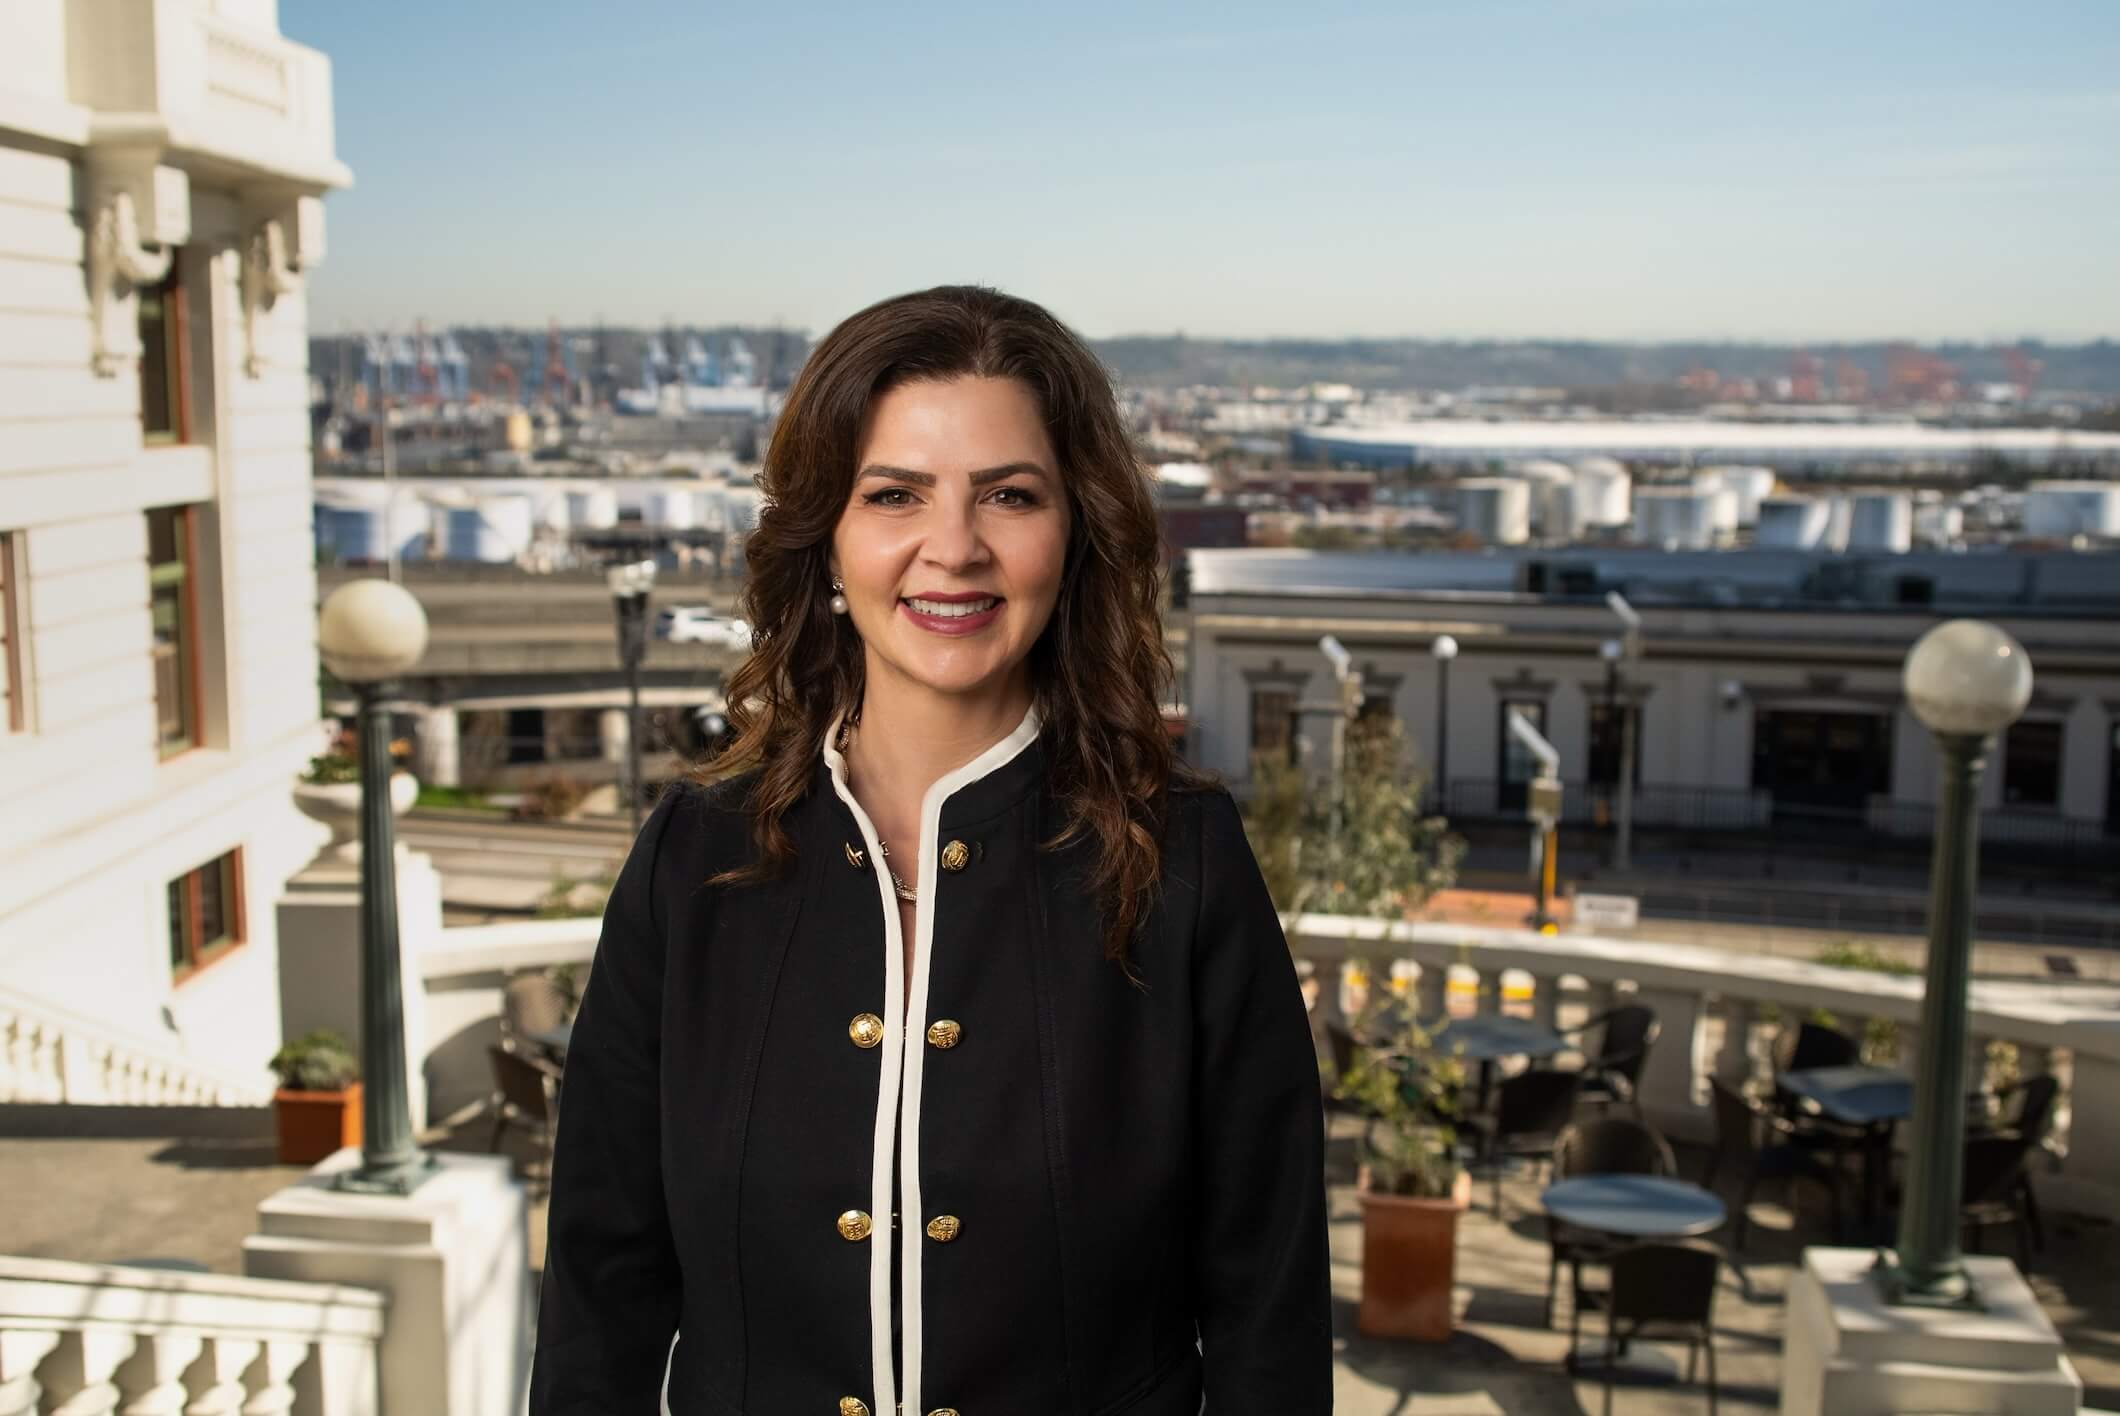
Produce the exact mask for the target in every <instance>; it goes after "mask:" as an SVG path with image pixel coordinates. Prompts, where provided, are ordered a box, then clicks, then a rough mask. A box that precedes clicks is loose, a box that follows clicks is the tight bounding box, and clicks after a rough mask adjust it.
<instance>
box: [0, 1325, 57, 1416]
mask: <svg viewBox="0 0 2120 1416" xmlns="http://www.w3.org/2000/svg"><path fill="white" fill-rule="evenodd" d="M58 1345H59V1334H58V1333H55V1332H0V1416H37V1406H38V1403H39V1401H41V1400H42V1398H43V1396H44V1388H43V1386H42V1385H40V1384H39V1383H38V1381H37V1364H38V1363H40V1362H42V1361H43V1360H44V1359H45V1358H46V1357H48V1356H50V1355H51V1352H52V1349H54V1348H56V1347H57V1346H58Z"/></svg>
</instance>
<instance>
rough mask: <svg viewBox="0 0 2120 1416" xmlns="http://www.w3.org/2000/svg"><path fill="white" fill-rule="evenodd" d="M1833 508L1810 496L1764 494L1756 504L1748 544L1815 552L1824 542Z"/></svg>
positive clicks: (1766, 549)
mask: <svg viewBox="0 0 2120 1416" xmlns="http://www.w3.org/2000/svg"><path fill="white" fill-rule="evenodd" d="M1832 519H1833V508H1832V507H1830V506H1828V505H1826V503H1824V502H1822V501H1817V500H1814V499H1813V498H1811V497H1767V498H1765V499H1763V500H1762V501H1761V502H1760V504H1759V521H1758V524H1757V525H1756V526H1755V527H1754V528H1753V531H1752V544H1753V545H1754V546H1756V547H1758V548H1759V549H1760V550H1765V551H1815V550H1818V549H1819V548H1820V547H1822V546H1824V545H1825V542H1826V532H1827V530H1828V529H1829V527H1830V524H1831V522H1832Z"/></svg>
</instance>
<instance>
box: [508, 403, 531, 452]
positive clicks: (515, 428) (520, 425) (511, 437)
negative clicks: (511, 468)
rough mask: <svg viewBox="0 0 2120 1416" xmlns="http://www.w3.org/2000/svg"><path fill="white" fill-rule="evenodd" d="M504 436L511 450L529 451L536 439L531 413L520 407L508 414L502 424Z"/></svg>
mask: <svg viewBox="0 0 2120 1416" xmlns="http://www.w3.org/2000/svg"><path fill="white" fill-rule="evenodd" d="M501 427H502V430H503V431H502V437H503V439H504V440H505V442H506V444H507V447H508V450H509V451H510V452H528V451H530V448H531V446H532V444H533V442H534V441H535V430H534V429H532V428H531V426H530V415H529V414H528V413H525V412H524V411H523V410H522V409H520V408H518V409H516V410H515V411H514V412H512V413H510V414H509V415H508V419H507V421H506V422H505V423H503V424H502V425H501Z"/></svg>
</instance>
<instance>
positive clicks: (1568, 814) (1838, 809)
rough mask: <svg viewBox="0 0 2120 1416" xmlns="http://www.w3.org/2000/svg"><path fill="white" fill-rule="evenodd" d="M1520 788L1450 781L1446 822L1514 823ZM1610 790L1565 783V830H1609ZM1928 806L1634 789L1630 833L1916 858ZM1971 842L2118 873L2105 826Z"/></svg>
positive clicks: (2053, 818) (2033, 826)
mask: <svg viewBox="0 0 2120 1416" xmlns="http://www.w3.org/2000/svg"><path fill="white" fill-rule="evenodd" d="M1524 790H1525V788H1524V785H1523V784H1522V783H1504V782H1500V781H1497V780H1494V779H1491V778H1477V777H1475V778H1456V779H1453V780H1452V781H1451V782H1450V784H1449V787H1448V790H1447V792H1446V793H1445V797H1446V799H1445V801H1444V802H1443V814H1444V815H1446V816H1448V817H1449V818H1450V819H1451V820H1453V821H1465V822H1481V821H1521V820H1522V819H1523V816H1524ZM1616 795H1617V789H1616V788H1614V787H1612V786H1609V785H1606V784H1603V783H1590V782H1570V783H1568V784H1566V786H1565V787H1564V788H1563V789H1562V793H1561V821H1560V824H1561V825H1562V826H1563V827H1565V828H1570V829H1582V830H1593V831H1602V830H1609V829H1611V827H1612V824H1613V818H1614V813H1615V812H1616V810H1617V804H1616V801H1615V798H1616ZM1935 818H1936V813H1935V810H1934V808H1932V807H1929V806H1925V805H1922V804H1920V803H1915V802H1897V801H1889V800H1881V799H1879V800H1872V801H1871V802H1870V803H1869V804H1868V805H1866V806H1859V807H1849V806H1834V805H1827V804H1810V803H1802V802H1792V801H1788V800H1786V799H1783V800H1777V799H1776V798H1775V797H1774V795H1773V794H1772V793H1771V792H1769V791H1766V790H1764V789H1759V788H1752V787H1679V786H1659V785H1654V784H1645V785H1642V786H1638V787H1636V788H1635V789H1634V826H1635V829H1636V830H1638V831H1639V830H1650V831H1671V832H1678V833H1682V834H1704V835H1723V836H1738V837H1741V836H1747V835H1750V836H1758V837H1761V838H1772V839H1773V841H1774V843H1775V844H1777V845H1784V846H1787V847H1790V848H1792V849H1794V850H1797V851H1799V852H1801V851H1804V850H1816V849H1818V848H1820V847H1832V846H1838V845H1850V844H1859V845H1864V846H1868V847H1871V848H1873V849H1888V850H1894V851H1904V852H1910V853H1920V852H1925V851H1926V850H1927V848H1928V843H1929V841H1930V839H1931V838H1932V837H1933V835H1934V834H1935ZM1980 838H1981V844H1982V845H1983V846H1984V847H1985V848H1986V850H1987V851H1988V852H1989V854H1990V855H1991V856H1993V857H1997V858H2003V859H2021V860H2025V861H2028V862H2032V863H2036V864H2048V865H2054V866H2063V867H2081V866H2091V865H2105V866H2110V867H2114V868H2120V833H2116V832H2114V831H2111V830H2110V829H2108V827H2107V826H2106V824H2105V823H2103V822H2097V821H2078V820H2073V819H2070V818H2068V817H2064V816H2061V815H2059V814H2057V813H2054V812H2050V811H2027V810H2023V809H2016V810H2011V809H2007V808H2005V809H2001V810H1995V811H1988V812H1984V813H1982V815H1981V817H1980Z"/></svg>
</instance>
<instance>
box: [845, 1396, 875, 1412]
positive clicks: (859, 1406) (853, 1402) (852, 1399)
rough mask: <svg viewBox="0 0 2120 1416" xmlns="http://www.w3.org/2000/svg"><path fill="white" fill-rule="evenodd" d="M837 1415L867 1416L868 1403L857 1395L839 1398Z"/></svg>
mask: <svg viewBox="0 0 2120 1416" xmlns="http://www.w3.org/2000/svg"><path fill="white" fill-rule="evenodd" d="M839 1416H869V1404H868V1403H867V1402H866V1401H863V1400H862V1399H861V1398H860V1397H858V1396H842V1397H840V1398H839Z"/></svg>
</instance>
